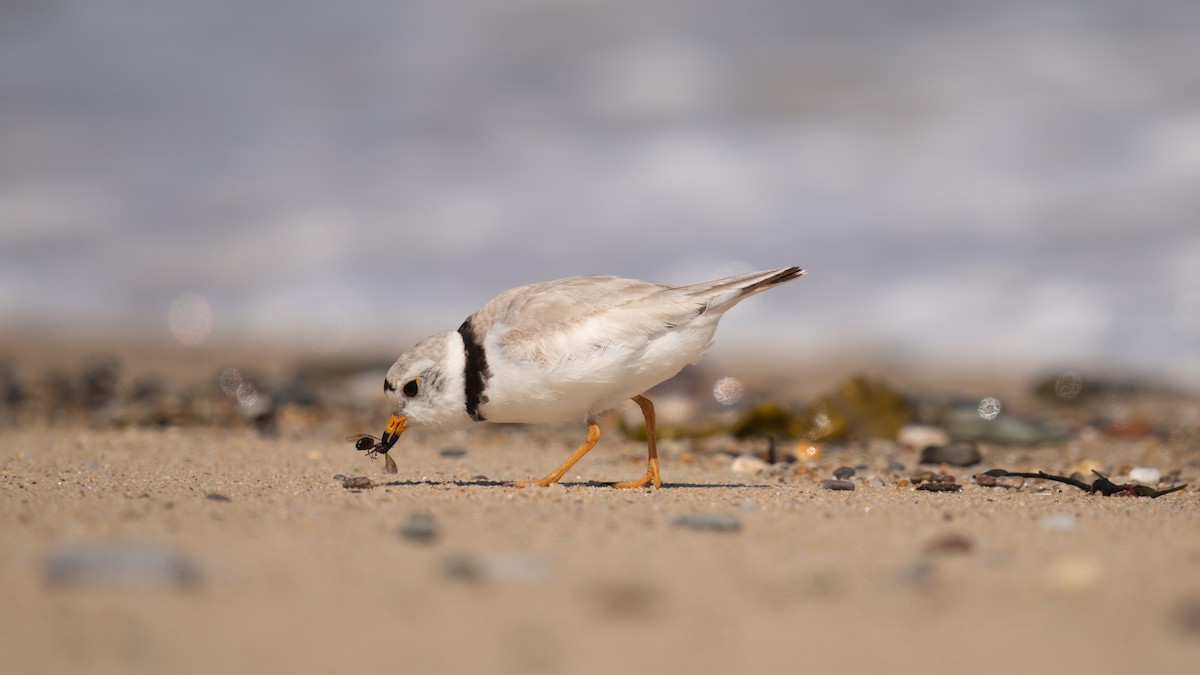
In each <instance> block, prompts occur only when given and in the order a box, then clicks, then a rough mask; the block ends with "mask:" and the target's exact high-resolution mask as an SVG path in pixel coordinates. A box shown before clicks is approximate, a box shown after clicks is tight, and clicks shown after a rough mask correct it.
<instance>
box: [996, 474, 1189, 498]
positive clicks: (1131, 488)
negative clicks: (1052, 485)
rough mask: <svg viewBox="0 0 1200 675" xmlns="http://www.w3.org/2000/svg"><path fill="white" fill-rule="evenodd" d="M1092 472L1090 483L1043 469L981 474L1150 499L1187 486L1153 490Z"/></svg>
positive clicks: (1103, 493)
mask: <svg viewBox="0 0 1200 675" xmlns="http://www.w3.org/2000/svg"><path fill="white" fill-rule="evenodd" d="M1092 473H1094V474H1096V480H1094V481H1092V482H1091V483H1090V484H1089V483H1085V482H1083V481H1081V480H1079V479H1078V478H1072V477H1070V476H1057V475H1055V474H1052V473H1046V472H1045V471H1006V470H1004V469H992V470H991V471H984V472H983V475H984V476H992V477H994V478H1006V477H1010V476H1011V477H1013V478H1041V479H1042V480H1052V481H1055V482H1058V483H1066V484H1067V485H1072V486H1074V487H1077V488H1079V489H1080V490H1083V491H1084V492H1087V493H1088V494H1095V493H1097V492H1098V493H1100V494H1102V495H1104V496H1105V497H1112V496H1114V495H1117V496H1121V497H1149V498H1151V499H1155V498H1157V497H1161V496H1163V495H1167V494H1171V493H1172V492H1176V491H1178V490H1182V489H1183V488H1185V487H1187V485H1186V484H1184V485H1176V486H1175V487H1171V488H1167V489H1166V490H1155V489H1154V488H1152V487H1149V486H1146V485H1138V484H1136V483H1123V484H1120V485H1118V484H1117V483H1114V482H1112V481H1111V480H1109V479H1108V477H1107V476H1105V475H1104V474H1102V473H1100V472H1099V471H1092Z"/></svg>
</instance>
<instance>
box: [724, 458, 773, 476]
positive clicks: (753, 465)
mask: <svg viewBox="0 0 1200 675" xmlns="http://www.w3.org/2000/svg"><path fill="white" fill-rule="evenodd" d="M770 468H771V465H770V464H767V463H766V462H764V461H762V460H761V459H759V458H757V457H755V456H753V455H738V456H737V457H734V458H733V463H732V464H730V465H729V470H730V471H733V472H734V473H765V472H767V471H768V470H770Z"/></svg>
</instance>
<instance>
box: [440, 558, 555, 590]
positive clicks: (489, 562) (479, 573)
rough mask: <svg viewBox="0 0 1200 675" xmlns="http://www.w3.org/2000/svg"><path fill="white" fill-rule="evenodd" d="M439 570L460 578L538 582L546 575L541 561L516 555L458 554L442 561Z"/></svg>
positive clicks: (449, 575) (547, 574)
mask: <svg viewBox="0 0 1200 675" xmlns="http://www.w3.org/2000/svg"><path fill="white" fill-rule="evenodd" d="M442 573H443V574H445V575H446V576H447V577H450V578H452V579H458V580H461V581H472V582H478V581H497V582H519V583H538V582H542V581H545V580H546V579H547V578H548V577H549V576H550V568H549V567H548V566H547V565H546V563H545V561H544V560H542V559H540V558H535V557H531V556H526V555H519V554H501V553H494V554H488V555H483V556H477V555H469V554H459V555H454V556H450V557H448V558H446V559H445V560H443V561H442Z"/></svg>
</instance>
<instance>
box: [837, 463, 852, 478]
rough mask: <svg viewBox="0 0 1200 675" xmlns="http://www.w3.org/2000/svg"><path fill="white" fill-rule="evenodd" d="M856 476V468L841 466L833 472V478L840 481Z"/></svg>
mask: <svg viewBox="0 0 1200 675" xmlns="http://www.w3.org/2000/svg"><path fill="white" fill-rule="evenodd" d="M853 476H854V468H853V467H849V466H839V467H838V468H836V469H834V470H833V477H834V478H836V479H838V480H846V479H847V478H852V477H853Z"/></svg>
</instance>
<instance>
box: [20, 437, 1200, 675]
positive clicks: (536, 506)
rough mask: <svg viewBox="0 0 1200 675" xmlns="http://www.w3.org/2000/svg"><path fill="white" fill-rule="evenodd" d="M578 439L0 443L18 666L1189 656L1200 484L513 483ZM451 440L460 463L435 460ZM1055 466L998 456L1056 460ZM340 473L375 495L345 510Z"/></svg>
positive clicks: (1190, 458) (582, 477) (418, 668)
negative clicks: (1118, 493) (1110, 490)
mask: <svg viewBox="0 0 1200 675" xmlns="http://www.w3.org/2000/svg"><path fill="white" fill-rule="evenodd" d="M575 435H577V434H575V433H574V432H571V431H569V430H568V431H558V430H549V431H544V430H540V429H537V430H526V429H519V428H503V427H483V426H481V427H480V428H479V429H477V430H475V431H472V432H467V433H458V434H452V435H449V436H421V435H419V434H408V435H406V436H405V438H404V439H402V442H401V444H400V446H398V447H397V451H394V452H396V455H395V456H396V458H397V459H398V460H399V465H400V474H399V475H396V476H390V475H387V474H385V473H384V472H383V462H382V461H379V460H378V459H376V460H369V459H367V458H365V457H364V456H363V455H362V454H361V453H357V452H355V451H354V450H353V448H352V447H351V446H350V445H349V444H346V443H344V442H343V441H342V440H341V439H339V438H335V437H332V436H330V434H328V433H325V434H309V435H306V436H301V437H292V436H291V435H289V434H286V433H284V434H282V435H281V436H279V437H275V438H269V437H263V436H262V435H260V434H259V433H257V432H255V431H253V430H249V429H212V428H195V429H178V428H176V429H167V430H161V431H158V430H140V429H126V430H112V429H110V430H89V429H84V428H79V429H65V430H64V429H59V428H37V427H36V426H35V427H31V428H25V429H16V430H6V431H5V432H4V434H3V436H2V437H0V471H2V475H0V523H2V525H0V606H3V611H2V612H0V658H2V659H3V662H4V664H5V665H4V668H3V670H4V671H5V672H12V673H39V672H45V673H67V672H71V673H74V672H103V673H107V672H112V673H131V672H146V673H166V672H180V673H193V672H195V673H201V672H203V673H214V672H353V671H359V670H363V671H366V670H376V669H387V670H388V671H390V672H448V671H457V672H464V671H471V672H479V671H486V672H512V673H527V672H548V673H557V672H621V671H625V670H632V671H635V672H642V671H649V670H655V671H658V672H688V671H700V672H735V671H736V672H751V671H752V670H754V669H762V668H775V669H784V670H786V671H788V672H862V673H875V672H949V671H959V672H1002V671H1004V672H1010V671H1013V670H1018V671H1021V672H1091V673H1096V672H1100V673H1109V672H1112V673H1116V672H1126V673H1128V672H1145V673H1151V672H1156V671H1158V670H1160V669H1169V670H1170V671H1171V672H1184V671H1185V670H1187V669H1188V668H1191V667H1193V666H1195V664H1197V663H1200V492H1197V490H1196V489H1195V488H1194V487H1193V488H1188V489H1185V490H1184V491H1182V492H1177V493H1174V494H1171V495H1168V496H1165V497H1162V498H1159V499H1146V498H1118V497H1108V498H1105V497H1099V496H1089V495H1087V494H1085V493H1083V492H1080V491H1078V490H1075V489H1073V488H1070V487H1067V486H1048V485H1041V486H1034V485H1027V486H1026V487H1025V488H1023V489H1021V490H1006V489H1001V488H986V487H981V486H978V485H974V484H970V476H969V475H965V474H964V475H962V476H960V477H959V481H960V482H963V483H967V485H965V489H964V490H963V491H962V492H961V493H927V492H917V491H914V489H913V488H912V487H902V488H898V487H896V485H895V482H894V480H893V479H894V478H896V477H899V476H902V475H904V474H906V473H911V472H913V471H915V470H916V469H917V468H918V467H916V466H915V459H916V455H915V453H913V454H912V456H911V457H909V459H910V460H911V461H909V463H908V464H909V465H908V467H907V468H906V470H905V471H889V470H888V469H887V467H886V466H885V461H884V460H883V458H881V457H878V456H874V455H873V454H872V450H871V449H870V446H869V445H849V446H846V447H842V448H829V449H828V450H827V451H826V453H825V455H824V456H823V457H822V458H821V459H820V460H819V461H817V462H813V463H811V464H810V466H809V467H808V468H807V469H805V470H802V471H801V472H800V473H796V472H795V471H794V470H791V469H788V470H785V471H783V472H780V473H768V474H742V473H735V472H733V471H732V470H731V463H730V461H729V457H727V456H724V455H720V454H714V453H693V452H691V451H690V450H689V445H688V444H687V443H685V442H680V443H666V444H664V447H663V455H664V479H665V481H666V483H667V484H666V485H665V486H664V487H663V488H662V489H658V490H638V491H622V490H614V489H611V488H607V487H603V486H600V485H598V484H596V482H598V481H604V480H617V479H628V478H632V477H634V476H636V475H638V474H640V473H641V471H642V469H643V467H644V450H643V449H642V446H641V445H639V444H638V443H637V442H635V441H627V440H624V439H622V438H620V437H619V434H609V435H607V436H606V437H605V439H604V440H602V442H601V445H600V446H599V447H598V448H597V449H596V450H595V451H593V452H592V453H591V454H590V455H588V457H586V458H585V459H584V460H583V461H582V462H581V463H580V464H578V465H577V466H576V468H575V469H574V470H572V471H571V472H570V473H569V474H568V475H567V477H566V479H565V484H564V485H561V486H555V487H551V488H545V489H533V488H531V489H524V490H521V489H516V488H512V487H507V486H504V485H502V484H499V483H500V481H502V480H504V479H512V478H520V477H531V476H533V475H534V474H538V475H540V474H541V473H544V472H545V471H548V470H549V469H551V468H553V466H554V465H556V464H557V462H558V461H559V460H560V459H561V458H563V457H565V455H566V454H567V452H568V451H569V449H570V447H572V446H573V444H574V443H575V442H576V440H577V439H576V438H575ZM452 447H457V448H462V449H465V450H466V452H465V454H461V455H460V456H446V455H444V454H443V453H442V451H443V450H445V449H447V448H452ZM1139 447H1140V448H1142V450H1138V448H1139ZM986 450H987V449H986V448H985V451H986ZM1139 451H1141V452H1145V448H1144V444H1142V445H1138V444H1136V443H1134V444H1130V443H1125V444H1124V445H1122V444H1121V443H1116V442H1114V443H1108V442H1105V443H1103V444H1098V445H1097V448H1096V449H1095V452H1097V453H1102V452H1112V453H1119V454H1120V456H1125V457H1128V456H1130V455H1131V454H1132V455H1136V453H1137V452H1139ZM1155 452H1158V453H1159V454H1160V455H1161V452H1162V450H1161V448H1158V449H1157V450H1155ZM1056 453H1058V454H1060V453H1061V449H1056V448H1050V449H1035V450H1007V449H1005V450H1000V449H996V450H993V451H991V453H990V454H991V456H992V457H993V458H995V459H996V460H1006V461H1011V462H1017V463H1024V464H1026V465H1029V464H1037V463H1044V464H1055V463H1059V464H1061V461H1062V459H1061V458H1059V457H1058V456H1057V454H1056ZM451 454H452V455H453V454H454V453H451ZM1099 459H1100V460H1101V461H1104V460H1105V459H1106V458H1105V457H1099ZM1136 459H1137V457H1136V456H1135V457H1134V461H1136ZM1159 459H1160V460H1162V461H1163V462H1167V463H1173V464H1177V465H1179V466H1181V467H1183V468H1184V472H1183V473H1184V475H1183V477H1184V478H1185V479H1186V478H1188V477H1189V475H1190V476H1191V477H1193V478H1194V477H1196V474H1197V473H1198V472H1197V467H1196V463H1195V459H1196V454H1195V453H1193V452H1192V451H1191V449H1189V448H1180V449H1178V450H1177V451H1176V452H1175V454H1173V455H1171V456H1170V457H1167V458H1163V457H1161V456H1160V457H1159ZM993 463H995V462H993ZM843 464H846V465H850V466H854V465H865V466H864V467H863V468H861V469H860V471H859V475H858V476H857V477H856V478H855V480H856V481H857V489H856V490H855V491H852V492H834V491H829V490H823V489H820V488H819V486H818V481H819V480H820V479H823V478H828V477H829V476H828V473H829V472H831V471H832V470H833V469H834V468H835V467H837V466H839V465H843ZM336 475H344V476H358V475H365V476H369V477H370V478H372V479H373V480H374V481H376V482H378V483H381V485H379V486H377V487H374V488H371V489H366V490H361V491H356V490H350V489H346V488H345V487H343V483H342V482H341V480H339V479H335V478H334V477H335V476H336ZM867 475H877V476H879V477H880V478H881V479H882V480H884V481H886V484H884V485H879V484H878V481H877V482H876V483H877V484H876V485H871V484H870V483H869V482H867V481H866V480H865V479H864V476H867ZM417 514H426V515H427V516H428V518H426V517H423V516H420V515H417ZM681 516H699V517H700V518H701V520H700V524H701V526H702V527H701V528H700V529H697V528H695V527H688V526H686V525H684V524H681V523H680V522H678V519H679V518H680V517H681ZM414 518H415V520H414ZM706 519H707V520H706ZM705 525H707V526H708V527H709V528H710V529H704V527H703V526H705ZM732 527H736V529H728V528H732ZM1188 664H1191V665H1188ZM284 669H287V670H286V671H285V670H284Z"/></svg>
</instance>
